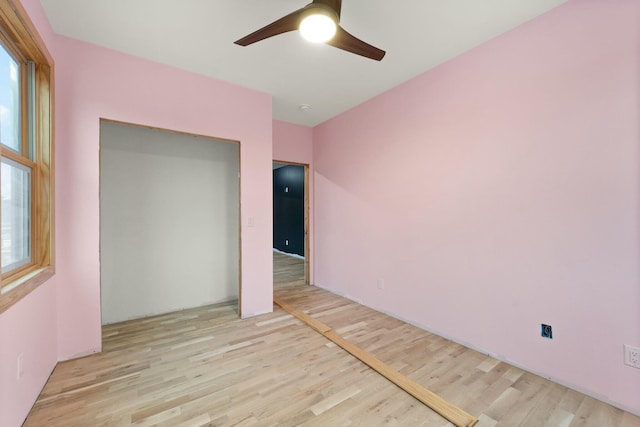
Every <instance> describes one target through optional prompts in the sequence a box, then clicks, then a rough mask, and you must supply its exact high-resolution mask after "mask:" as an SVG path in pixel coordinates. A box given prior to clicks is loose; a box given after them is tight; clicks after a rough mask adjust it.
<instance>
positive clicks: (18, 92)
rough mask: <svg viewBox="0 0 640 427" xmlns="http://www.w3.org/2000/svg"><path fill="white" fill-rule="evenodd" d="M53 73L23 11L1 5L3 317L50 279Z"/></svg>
mask: <svg viewBox="0 0 640 427" xmlns="http://www.w3.org/2000/svg"><path fill="white" fill-rule="evenodd" d="M51 73H52V67H51V60H50V59H49V54H48V52H47V51H46V48H45V47H44V46H43V44H42V42H41V41H40V39H39V38H38V36H37V34H36V32H35V31H34V30H33V29H32V25H31V23H30V21H29V20H28V17H27V16H26V14H25V13H24V10H23V9H22V6H21V5H20V4H19V3H18V2H15V3H14V2H13V1H12V0H0V199H1V200H2V205H1V206H0V225H1V227H2V230H1V237H0V264H1V267H0V313H1V312H2V311H4V310H5V309H6V308H7V307H8V305H9V304H13V303H15V301H17V300H18V299H20V298H21V297H22V296H24V295H26V294H27V293H29V292H30V291H31V290H33V289H34V288H35V287H36V286H38V285H39V284H40V283H43V282H44V281H45V280H46V279H48V278H49V277H51V275H52V274H53V269H52V262H51V260H52V253H51V248H52V235H51V227H52V221H51V217H52V215H51V213H52V201H51V194H52V188H51V179H50V173H51V165H52V148H53V146H52V135H51V123H52V111H51V110H52V107H51V105H52V99H51V91H50V83H51V82H52V78H51Z"/></svg>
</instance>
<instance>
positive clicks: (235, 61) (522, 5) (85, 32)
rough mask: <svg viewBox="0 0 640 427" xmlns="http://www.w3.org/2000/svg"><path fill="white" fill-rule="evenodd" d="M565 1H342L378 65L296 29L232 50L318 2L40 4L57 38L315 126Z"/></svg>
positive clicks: (98, 0) (347, 24)
mask: <svg viewBox="0 0 640 427" xmlns="http://www.w3.org/2000/svg"><path fill="white" fill-rule="evenodd" d="M566 1H567V0H344V1H343V5H342V18H341V22H340V23H341V25H342V27H344V28H345V29H346V30H347V31H348V32H350V33H351V34H353V35H354V36H356V37H358V38H360V39H362V40H364V41H366V42H368V43H370V44H372V45H374V46H376V47H379V48H380V49H383V50H386V51H387V55H386V56H385V58H384V59H383V60H382V61H381V62H377V61H373V60H370V59H366V58H362V57H360V56H357V55H353V54H350V53H347V52H343V51H341V50H339V49H336V48H333V47H330V46H325V45H313V44H310V43H308V42H305V41H304V40H302V38H301V37H300V35H299V34H298V32H297V31H296V32H291V33H287V34H283V35H280V36H277V37H273V38H270V39H267V40H264V41H262V42H259V43H256V44H253V45H250V46H247V47H240V46H237V45H235V44H234V43H233V42H234V41H235V40H237V39H239V38H241V37H243V36H245V35H247V34H249V33H251V32H253V31H255V30H257V29H258V28H261V27H263V26H265V25H266V24H269V23H271V22H272V21H274V20H276V19H278V18H280V17H282V16H284V15H286V14H288V13H290V12H293V11H294V10H296V9H298V8H300V7H303V6H304V5H306V4H307V3H308V2H310V0H180V1H178V0H41V2H42V5H43V6H44V9H45V12H46V13H47V15H48V17H49V20H50V22H51V25H52V26H53V29H54V31H55V32H56V33H58V34H62V35H65V36H69V37H73V38H77V39H80V40H84V41H87V42H90V43H94V44H97V45H101V46H106V47H109V48H112V49H115V50H118V51H121V52H126V53H129V54H131V55H135V56H138V57H142V58H147V59H150V60H153V61H157V62H161V63H164V64H170V65H173V66H175V67H178V68H182V69H186V70H190V71H194V72H196V73H200V74H204V75H207V76H211V77H215V78H217V79H220V80H224V81H227V82H232V83H236V84H239V85H241V86H244V87H248V88H252V89H257V90H259V91H262V92H266V93H269V94H271V95H272V96H273V117H274V118H275V119H278V120H284V121H287V122H292V123H298V124H303V125H308V126H314V125H317V124H319V123H321V122H323V121H325V120H328V119H330V118H332V117H334V116H336V115H338V114H340V113H342V112H344V111H346V110H348V109H350V108H352V107H354V106H356V105H358V104H360V103H362V102H364V101H366V100H368V99H370V98H372V97H374V96H376V95H378V94H380V93H382V92H384V91H386V90H388V89H390V88H392V87H394V86H397V85H398V84H400V83H402V82H404V81H406V80H408V79H410V78H412V77H414V76H416V75H418V74H421V73H422V72H424V71H427V70H429V69H431V68H433V67H435V66H437V65H438V64H441V63H442V62H445V61H447V60H448V59H451V58H453V57H455V56H457V55H459V54H461V53H463V52H465V51H468V50H470V49H472V48H473V47H475V46H478V45H479V44H481V43H483V42H485V41H487V40H489V39H491V38H493V37H495V36H497V35H499V34H502V33H504V32H506V31H508V30H510V29H512V28H514V27H516V26H518V25H520V24H522V23H524V22H526V21H528V20H530V19H533V18H535V17H536V16H538V15H540V14H542V13H544V12H546V11H548V10H550V9H552V8H554V7H556V6H558V5H560V4H562V3H564V2H566ZM301 104H309V105H310V106H311V109H309V110H308V111H304V112H303V111H301V110H300V109H299V108H298V107H299V106H300V105H301Z"/></svg>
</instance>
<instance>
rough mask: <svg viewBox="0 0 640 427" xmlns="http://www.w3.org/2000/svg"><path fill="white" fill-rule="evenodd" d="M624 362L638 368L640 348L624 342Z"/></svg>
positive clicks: (639, 367) (639, 364)
mask: <svg viewBox="0 0 640 427" xmlns="http://www.w3.org/2000/svg"><path fill="white" fill-rule="evenodd" d="M624 364H625V365H629V366H631V367H634V368H638V369H640V348H637V347H633V346H630V345H627V344H625V345H624Z"/></svg>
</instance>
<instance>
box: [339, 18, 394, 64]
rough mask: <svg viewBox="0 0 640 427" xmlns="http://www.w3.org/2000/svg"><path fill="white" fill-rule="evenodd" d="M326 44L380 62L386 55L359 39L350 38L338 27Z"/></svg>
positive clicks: (349, 35)
mask: <svg viewBox="0 0 640 427" xmlns="http://www.w3.org/2000/svg"><path fill="white" fill-rule="evenodd" d="M327 44H328V45H331V46H333V47H337V48H338V49H342V50H346V51H347V52H351V53H355V54H356V55H360V56H364V57H365V58H370V59H374V60H376V61H380V60H381V59H382V58H384V55H385V54H386V52H385V51H384V50H381V49H378V48H377V47H375V46H371V45H370V44H369V43H366V42H363V41H362V40H360V39H359V38H357V37H354V36H352V35H351V34H349V33H348V32H347V31H345V29H344V28H342V27H341V26H338V30H337V31H336V35H335V36H334V37H333V38H332V39H331V40H329V41H328V42H327Z"/></svg>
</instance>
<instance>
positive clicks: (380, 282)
mask: <svg viewBox="0 0 640 427" xmlns="http://www.w3.org/2000/svg"><path fill="white" fill-rule="evenodd" d="M378 289H384V279H378Z"/></svg>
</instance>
